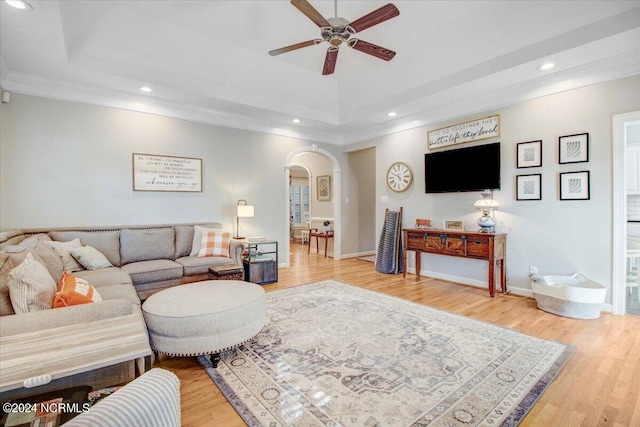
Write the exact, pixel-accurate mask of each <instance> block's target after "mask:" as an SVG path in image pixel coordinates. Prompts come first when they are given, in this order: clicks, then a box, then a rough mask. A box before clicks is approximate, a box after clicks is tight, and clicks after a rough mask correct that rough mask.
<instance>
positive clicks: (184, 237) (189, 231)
mask: <svg viewBox="0 0 640 427" xmlns="http://www.w3.org/2000/svg"><path fill="white" fill-rule="evenodd" d="M174 228H175V230H176V253H175V258H174V259H178V258H180V257H183V256H187V255H189V253H190V252H191V245H192V244H193V232H194V229H193V225H176V226H175V227H174Z"/></svg>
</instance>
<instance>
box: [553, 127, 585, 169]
mask: <svg viewBox="0 0 640 427" xmlns="http://www.w3.org/2000/svg"><path fill="white" fill-rule="evenodd" d="M588 161H589V134H588V133H576V134H574V135H565V136H561V137H558V162H559V163H560V164H561V165H564V164H567V163H585V162H588Z"/></svg>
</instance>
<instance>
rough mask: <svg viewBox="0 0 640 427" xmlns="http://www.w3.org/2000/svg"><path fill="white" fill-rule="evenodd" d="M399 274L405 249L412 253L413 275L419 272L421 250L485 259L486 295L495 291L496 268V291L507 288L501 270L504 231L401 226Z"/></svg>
mask: <svg viewBox="0 0 640 427" xmlns="http://www.w3.org/2000/svg"><path fill="white" fill-rule="evenodd" d="M403 234H404V251H403V252H404V253H403V256H404V261H403V267H404V268H403V276H404V277H407V251H414V252H415V253H416V276H419V275H420V258H421V255H422V252H426V253H430V254H438V255H449V256H456V257H461V258H472V259H481V260H486V261H489V278H488V281H489V295H490V296H491V297H495V294H496V282H495V278H496V269H497V268H499V269H500V273H499V274H500V291H501V292H507V280H506V274H505V265H506V252H507V235H506V233H497V234H494V233H480V232H473V231H456V230H438V229H434V228H429V229H420V228H405V229H404V230H403Z"/></svg>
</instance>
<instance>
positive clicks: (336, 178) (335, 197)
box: [284, 144, 342, 268]
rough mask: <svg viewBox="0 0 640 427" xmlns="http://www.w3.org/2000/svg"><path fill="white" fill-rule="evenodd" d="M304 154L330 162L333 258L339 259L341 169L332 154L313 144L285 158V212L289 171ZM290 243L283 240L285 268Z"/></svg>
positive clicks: (288, 264)
mask: <svg viewBox="0 0 640 427" xmlns="http://www.w3.org/2000/svg"><path fill="white" fill-rule="evenodd" d="M304 153H316V154H319V155H321V156H324V157H325V158H327V159H328V160H329V161H330V162H331V168H332V172H331V178H332V179H331V193H332V201H333V212H332V215H333V225H334V239H333V258H334V259H341V253H342V251H341V247H342V226H341V223H342V219H341V209H340V206H341V203H340V202H341V200H342V192H341V178H340V176H341V168H340V164H339V163H338V160H337V159H336V158H335V156H334V155H333V154H331V153H330V152H328V151H327V150H324V149H322V148H320V147H318V146H317V145H315V144H313V145H310V146H308V147H301V148H298V149H296V150H294V151H292V152H291V153H289V155H288V156H287V160H286V163H285V165H284V181H285V194H286V197H285V200H286V203H287V206H286V212H289V197H288V196H289V169H290V168H291V166H293V165H294V163H295V160H294V159H295V157H296V156H299V155H301V154H304ZM311 175H313V171H310V178H311V179H312V180H313V179H315V177H314V176H311ZM284 219H285V230H286V231H285V235H286V236H289V227H290V225H289V217H288V215H287V217H286V218H284ZM290 250H291V248H290V242H289V239H285V254H286V260H285V263H286V267H287V268H288V267H289V266H290V259H289V257H290Z"/></svg>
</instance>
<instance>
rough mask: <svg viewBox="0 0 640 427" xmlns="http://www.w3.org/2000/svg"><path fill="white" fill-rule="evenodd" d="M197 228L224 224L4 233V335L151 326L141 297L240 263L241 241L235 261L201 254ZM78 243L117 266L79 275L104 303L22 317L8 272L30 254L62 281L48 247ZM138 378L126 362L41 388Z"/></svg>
mask: <svg viewBox="0 0 640 427" xmlns="http://www.w3.org/2000/svg"><path fill="white" fill-rule="evenodd" d="M196 225H199V226H201V227H205V228H210V229H219V230H222V225H221V224H219V223H208V224H167V225H140V226H123V227H82V228H64V229H23V230H12V231H5V232H2V233H0V316H2V317H0V336H2V337H4V336H10V335H14V334H20V333H26V332H29V331H32V330H42V329H43V328H45V329H53V328H56V327H58V326H65V325H69V324H76V323H82V322H87V321H93V320H101V319H106V318H110V317H113V316H122V315H130V314H136V315H138V316H139V318H140V322H142V323H143V324H144V319H143V316H142V313H141V311H140V304H141V300H145V299H146V298H148V297H149V296H150V295H152V294H153V293H155V292H158V291H160V290H162V289H165V288H168V287H171V286H176V285H181V284H185V283H189V282H195V281H200V280H207V279H208V270H209V267H212V266H216V265H227V264H228V265H232V264H238V265H241V260H240V257H241V253H242V250H243V243H242V242H241V241H237V240H231V243H230V257H228V258H227V257H197V256H194V254H193V253H194V249H193V247H194V234H196V227H195V226H196ZM75 239H79V241H80V243H81V244H82V245H83V246H91V247H93V248H95V249H96V250H98V251H99V252H100V253H102V254H103V255H104V256H105V257H106V258H107V260H108V261H109V263H110V264H111V265H112V266H111V267H107V268H101V269H97V270H84V269H83V270H80V271H75V272H73V273H72V274H73V275H75V276H76V277H80V278H82V279H85V280H86V281H87V282H88V283H90V284H91V285H92V286H94V287H95V289H97V291H98V293H99V294H100V296H101V298H102V300H103V301H101V302H96V303H92V304H82V305H74V306H69V307H62V308H55V309H49V310H40V311H34V312H29V313H21V314H15V312H14V310H13V308H12V305H11V299H10V296H9V290H8V287H7V275H8V273H9V272H10V271H11V270H12V269H13V268H14V267H16V266H18V265H19V264H20V263H21V262H23V260H24V259H25V257H26V256H27V254H31V255H32V256H33V258H34V259H36V260H37V261H39V262H40V263H42V264H43V265H44V266H45V267H46V269H47V270H48V272H49V273H50V275H51V277H52V278H53V279H54V281H55V282H56V283H57V282H58V280H59V279H60V277H61V276H62V273H63V271H64V265H63V261H62V259H61V258H60V256H59V254H57V253H56V251H55V250H53V249H52V247H51V245H49V244H46V243H45V242H70V241H73V240H75ZM196 240H197V237H196ZM177 303H179V302H177ZM43 357H46V355H43ZM134 377H135V370H134V365H133V362H126V363H122V364H119V365H115V366H109V367H106V368H103V369H101V370H97V371H92V372H87V373H84V374H77V375H74V376H71V377H66V378H63V379H60V380H54V381H53V382H52V383H50V384H48V385H47V386H41V388H40V389H39V391H42V392H45V391H48V390H53V389H56V388H60V387H67V386H72V385H81V384H82V385H91V386H93V387H94V388H99V387H105V386H110V385H114V384H119V383H123V382H127V381H130V380H132V379H133V378H134ZM54 383H55V384H54ZM25 391H26V390H25V389H21V390H12V391H11V392H10V393H0V399H1V400H7V398H8V397H9V394H10V397H11V398H15V397H19V396H20V393H21V392H25ZM31 394H32V393H31Z"/></svg>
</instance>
